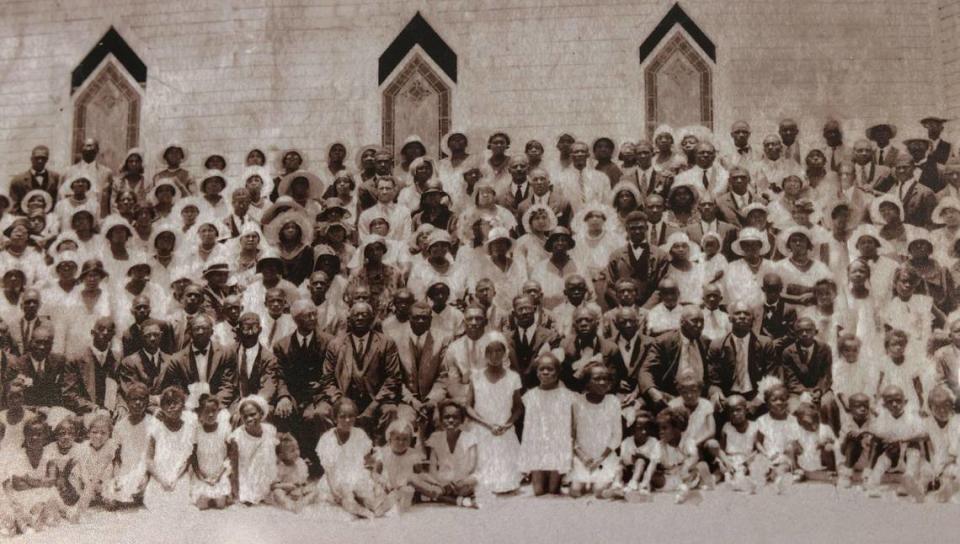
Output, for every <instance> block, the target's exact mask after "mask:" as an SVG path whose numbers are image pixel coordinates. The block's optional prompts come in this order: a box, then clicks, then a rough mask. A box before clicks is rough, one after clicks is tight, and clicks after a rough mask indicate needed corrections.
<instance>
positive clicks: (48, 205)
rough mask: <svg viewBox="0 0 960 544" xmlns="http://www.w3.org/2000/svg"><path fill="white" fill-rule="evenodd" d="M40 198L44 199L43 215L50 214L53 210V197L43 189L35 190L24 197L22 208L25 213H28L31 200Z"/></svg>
mask: <svg viewBox="0 0 960 544" xmlns="http://www.w3.org/2000/svg"><path fill="white" fill-rule="evenodd" d="M35 196H39V197H40V198H42V199H43V213H50V210H52V209H53V197H51V196H50V193H48V192H46V191H44V190H43V189H33V190H32V191H30V192H28V193H27V194H25V195H23V200H21V204H20V208H22V209H23V211H24V212H25V211H27V210H26V208H27V206H28V205H29V203H30V199H31V198H33V197H35Z"/></svg>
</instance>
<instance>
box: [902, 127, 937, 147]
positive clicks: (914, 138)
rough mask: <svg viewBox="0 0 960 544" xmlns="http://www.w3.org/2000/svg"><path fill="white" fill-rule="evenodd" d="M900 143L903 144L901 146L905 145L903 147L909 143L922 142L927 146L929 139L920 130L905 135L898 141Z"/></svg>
mask: <svg viewBox="0 0 960 544" xmlns="http://www.w3.org/2000/svg"><path fill="white" fill-rule="evenodd" d="M900 141H901V142H903V145H905V146H906V145H909V144H910V142H923V143H925V144H927V145H928V146H929V145H930V138H929V137H928V136H927V134H926V133H925V132H923V131H920V130H914V131H911V132H910V134H907V135H906V136H905V137H904V138H903V139H902V140H900Z"/></svg>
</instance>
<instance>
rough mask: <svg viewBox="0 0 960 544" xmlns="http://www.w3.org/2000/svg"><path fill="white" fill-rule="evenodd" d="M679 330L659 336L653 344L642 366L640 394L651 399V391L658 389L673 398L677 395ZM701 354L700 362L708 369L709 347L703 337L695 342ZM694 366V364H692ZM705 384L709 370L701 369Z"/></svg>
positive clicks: (679, 349)
mask: <svg viewBox="0 0 960 544" xmlns="http://www.w3.org/2000/svg"><path fill="white" fill-rule="evenodd" d="M681 334H682V333H681V332H680V331H679V330H676V331H668V332H665V333H663V334H661V335H659V336H657V338H656V340H655V341H654V343H653V347H652V349H650V351H649V352H647V356H646V358H645V359H644V360H643V363H642V364H641V366H640V377H639V379H638V381H639V383H640V394H642V395H644V396H646V397H648V398H649V392H650V390H651V389H656V390H658V391H661V392H663V393H667V394H669V395H672V396H676V395H677V384H676V381H677V372H678V371H679V370H680V353H681V351H682V343H681V339H680V335H681ZM693 343H694V345H696V347H697V350H699V352H700V360H701V361H702V363H703V366H704V367H706V365H707V361H708V356H709V346H708V345H707V339H706V338H704V337H703V336H701V337H699V338H697V339H696V340H694V341H693ZM691 364H694V363H691ZM700 370H701V375H702V376H703V380H704V382H706V379H707V369H706V368H701V369H700Z"/></svg>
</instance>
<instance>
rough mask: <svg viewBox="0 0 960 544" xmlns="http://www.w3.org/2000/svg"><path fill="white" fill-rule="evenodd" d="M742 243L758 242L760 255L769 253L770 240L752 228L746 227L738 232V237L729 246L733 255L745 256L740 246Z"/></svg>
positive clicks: (763, 233)
mask: <svg viewBox="0 0 960 544" xmlns="http://www.w3.org/2000/svg"><path fill="white" fill-rule="evenodd" d="M744 242H760V244H761V246H760V255H766V254H767V253H770V240H769V239H768V238H767V234H766V233H765V232H761V231H759V230H757V229H755V228H753V227H746V228H744V229H743V230H741V231H740V235H739V236H737V239H736V240H734V241H733V243H732V244H731V245H730V249H732V250H733V252H734V253H736V254H737V255H740V256H741V257H743V256H744V255H745V253H744V251H743V247H742V244H743V243H744Z"/></svg>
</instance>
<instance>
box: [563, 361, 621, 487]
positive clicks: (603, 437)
mask: <svg viewBox="0 0 960 544" xmlns="http://www.w3.org/2000/svg"><path fill="white" fill-rule="evenodd" d="M587 376H588V381H587V388H586V391H585V392H584V393H583V394H582V395H581V396H580V397H579V398H578V399H577V403H576V404H574V405H573V428H574V437H575V439H574V444H573V470H571V471H570V476H569V480H570V496H571V497H579V496H580V495H582V494H584V493H590V492H592V493H594V494H595V495H596V496H597V498H605V499H607V498H614V497H617V496H619V493H618V487H619V486H617V487H614V484H615V483H617V482H619V480H620V462H619V461H620V460H619V458H618V457H617V446H619V445H620V439H621V438H623V430H622V423H621V422H620V401H619V399H618V398H617V396H616V395H611V394H610V389H611V387H612V377H611V375H610V371H609V370H608V369H607V368H606V367H605V366H603V365H599V364H593V365H591V366H590V367H589V368H588V369H587Z"/></svg>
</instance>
